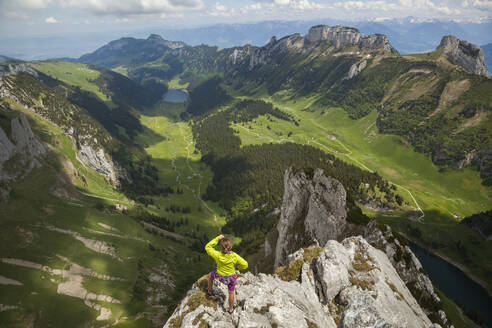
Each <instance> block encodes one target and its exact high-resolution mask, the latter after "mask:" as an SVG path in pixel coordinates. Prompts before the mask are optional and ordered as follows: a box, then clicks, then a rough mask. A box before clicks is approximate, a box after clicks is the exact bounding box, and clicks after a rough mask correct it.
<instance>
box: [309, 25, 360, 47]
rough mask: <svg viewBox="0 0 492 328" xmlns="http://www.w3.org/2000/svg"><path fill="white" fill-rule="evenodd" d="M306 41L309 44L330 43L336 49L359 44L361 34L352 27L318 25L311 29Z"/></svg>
mask: <svg viewBox="0 0 492 328" xmlns="http://www.w3.org/2000/svg"><path fill="white" fill-rule="evenodd" d="M305 39H306V41H308V42H320V41H325V40H326V41H330V42H331V43H332V44H333V45H334V46H335V48H340V47H342V46H351V45H355V44H358V43H359V41H360V39H361V34H360V32H359V30H357V29H356V28H352V27H343V26H333V27H330V26H326V25H317V26H313V27H311V28H310V29H309V32H308V34H306V36H305Z"/></svg>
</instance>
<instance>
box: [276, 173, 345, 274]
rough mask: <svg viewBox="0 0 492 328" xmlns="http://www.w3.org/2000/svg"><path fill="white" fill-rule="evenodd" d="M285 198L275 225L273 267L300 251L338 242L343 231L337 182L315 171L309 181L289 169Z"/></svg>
mask: <svg viewBox="0 0 492 328" xmlns="http://www.w3.org/2000/svg"><path fill="white" fill-rule="evenodd" d="M284 188H285V191H284V196H283V202H282V208H281V214H280V221H279V223H278V225H277V230H278V233H279V237H278V239H277V245H276V254H275V267H278V266H280V265H284V264H285V263H286V260H287V255H289V254H291V253H293V252H295V251H296V250H298V249H299V248H301V247H305V246H309V245H312V244H313V243H316V242H317V243H319V245H324V244H326V242H327V241H328V240H331V239H338V238H339V237H340V236H341V234H342V232H343V229H344V227H345V218H346V216H347V211H346V207H345V205H346V197H347V195H346V192H345V189H344V188H343V186H342V184H341V183H340V182H338V181H337V180H335V179H333V178H331V177H328V176H325V175H324V172H323V170H321V169H316V170H315V171H314V175H313V177H312V179H310V178H309V177H308V176H307V175H306V173H305V172H304V171H302V170H301V171H297V172H295V171H294V170H293V169H292V168H289V169H287V170H286V172H285V175H284Z"/></svg>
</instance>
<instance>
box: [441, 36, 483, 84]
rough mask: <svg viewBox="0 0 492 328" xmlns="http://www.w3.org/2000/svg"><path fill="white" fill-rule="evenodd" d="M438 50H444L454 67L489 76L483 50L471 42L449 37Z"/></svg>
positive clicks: (443, 40) (445, 38)
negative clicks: (457, 66)
mask: <svg viewBox="0 0 492 328" xmlns="http://www.w3.org/2000/svg"><path fill="white" fill-rule="evenodd" d="M437 49H443V53H444V56H445V57H446V58H447V59H448V60H449V61H450V62H451V63H452V64H454V65H459V66H461V67H463V68H464V69H465V70H466V71H467V72H469V73H473V74H478V75H483V76H488V70H487V66H486V65H485V62H484V53H483V50H482V49H481V48H480V47H479V46H477V45H475V44H473V43H470V42H467V41H464V40H459V39H458V38H456V37H455V36H452V35H447V36H444V37H443V38H442V40H441V43H440V44H439V46H438V47H437Z"/></svg>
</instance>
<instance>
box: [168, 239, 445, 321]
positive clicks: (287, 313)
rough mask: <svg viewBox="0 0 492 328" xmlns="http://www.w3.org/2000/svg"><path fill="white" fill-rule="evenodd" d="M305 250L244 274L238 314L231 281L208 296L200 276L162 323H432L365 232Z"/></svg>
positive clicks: (219, 286) (203, 279)
mask: <svg viewBox="0 0 492 328" xmlns="http://www.w3.org/2000/svg"><path fill="white" fill-rule="evenodd" d="M304 252H306V253H310V254H314V255H311V256H300V257H299V256H297V259H296V260H293V261H292V262H290V263H288V264H287V266H286V267H281V268H280V269H281V270H279V271H277V273H278V274H277V275H267V274H259V275H257V276H255V275H253V274H251V273H246V274H245V275H243V276H241V277H240V278H239V280H238V281H239V282H238V286H237V291H236V303H237V304H238V306H237V308H236V310H235V312H234V313H233V314H232V315H229V314H228V313H227V312H226V309H225V308H224V307H225V306H226V304H227V297H226V295H227V290H226V288H225V286H223V285H221V284H220V285H217V286H214V294H215V296H214V297H212V298H209V297H207V296H206V280H207V277H206V276H204V277H202V278H201V279H200V280H199V281H197V283H195V285H194V286H193V288H192V289H191V290H190V291H189V292H188V293H187V295H186V297H185V298H184V299H183V301H182V302H181V304H180V305H179V306H178V308H177V309H176V310H175V312H174V313H173V315H172V316H171V318H170V319H169V320H168V321H167V323H166V325H165V326H164V327H165V328H171V327H173V328H175V327H202V326H204V327H207V325H208V326H209V327H223V328H226V327H231V328H232V327H286V328H288V327H292V328H299V327H306V328H308V327H327V328H329V327H333V328H335V327H347V328H348V327H351V328H352V327H353V328H355V327H432V326H433V325H432V323H431V321H430V320H429V319H428V318H427V316H426V315H425V313H424V312H423V311H422V309H421V308H420V306H419V305H418V303H417V301H416V300H415V298H414V297H413V296H412V294H411V293H410V291H409V290H408V289H407V287H406V286H405V284H404V282H403V281H402V280H401V279H400V277H399V276H398V273H397V272H396V271H395V269H394V268H393V266H392V265H391V263H390V261H389V260H388V258H387V256H386V255H385V254H384V253H383V252H381V251H380V250H377V249H376V248H374V247H372V246H371V245H369V243H367V242H366V241H365V240H364V239H363V238H362V237H360V236H359V237H350V238H347V239H345V240H343V241H342V242H341V243H339V242H337V241H334V240H330V241H328V243H327V244H326V245H325V247H324V248H323V249H320V248H306V249H305V250H304ZM285 272H288V274H285ZM434 327H438V325H435V326H434Z"/></svg>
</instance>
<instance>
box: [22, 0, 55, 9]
mask: <svg viewBox="0 0 492 328" xmlns="http://www.w3.org/2000/svg"><path fill="white" fill-rule="evenodd" d="M13 2H15V4H16V5H17V7H20V8H23V9H28V10H32V9H41V8H46V7H48V5H49V4H50V2H51V0H17V1H13Z"/></svg>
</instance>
